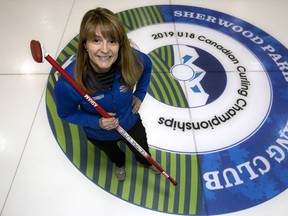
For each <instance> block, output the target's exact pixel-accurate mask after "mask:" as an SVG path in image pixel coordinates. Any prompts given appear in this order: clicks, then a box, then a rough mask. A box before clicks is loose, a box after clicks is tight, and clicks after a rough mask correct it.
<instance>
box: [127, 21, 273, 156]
mask: <svg viewBox="0 0 288 216" xmlns="http://www.w3.org/2000/svg"><path fill="white" fill-rule="evenodd" d="M175 29H176V32H188V34H183V35H191V34H194V35H195V37H194V38H191V37H177V36H176V34H175V35H174V37H170V36H167V37H164V38H155V37H154V35H157V34H158V33H161V32H162V33H163V32H172V31H173V32H175ZM148 32H149V34H150V35H151V37H148V36H147V33H148ZM166 35H169V34H166ZM128 36H129V37H130V38H131V39H132V40H133V41H134V42H135V43H136V45H137V47H138V48H139V49H140V50H141V51H142V52H144V53H147V54H148V53H150V52H152V51H153V50H155V49H158V48H160V47H164V46H168V45H172V46H175V45H177V44H178V46H183V45H188V46H191V47H196V48H200V49H202V50H205V51H206V52H208V53H210V54H211V55H213V56H214V57H215V58H217V59H218V61H219V62H220V63H221V64H222V66H223V67H224V70H225V72H226V77H227V85H226V88H225V90H224V92H223V94H222V95H221V96H220V97H219V98H218V99H217V100H215V101H214V102H212V103H210V104H208V105H206V106H201V107H196V108H177V107H173V106H170V105H167V104H164V103H162V102H161V101H158V100H156V99H155V98H153V97H152V96H151V95H149V94H147V96H146V98H145V100H144V101H143V104H142V107H141V110H140V113H141V116H142V119H143V123H144V125H145V127H146V131H147V136H148V143H149V145H150V146H151V147H154V148H156V149H160V150H164V151H167V152H176V153H198V154H201V153H211V152H217V151H221V150H223V149H227V148H231V147H233V146H235V145H237V144H240V143H241V142H243V141H245V140H246V139H248V138H249V137H250V136H252V135H253V134H254V133H256V132H257V130H258V129H259V128H260V127H261V126H262V124H263V123H264V122H265V119H266V118H267V116H268V114H269V112H270V108H271V104H272V87H271V83H270V79H269V76H268V75H267V72H266V71H265V68H264V67H263V66H262V64H261V62H260V61H259V59H258V58H257V57H256V56H255V55H254V54H253V52H252V51H250V50H248V49H247V47H245V46H244V45H243V44H241V43H240V42H238V41H237V40H235V39H234V38H232V37H229V36H227V35H225V34H223V33H222V32H219V31H216V30H213V29H210V28H206V27H202V26H198V25H193V24H182V23H177V24H172V23H164V24H157V25H153V26H147V27H143V28H141V29H137V30H134V31H132V32H130V33H129V35H128ZM199 36H202V37H201V40H200V39H199V38H198V37H199ZM204 37H206V38H207V39H209V40H207V41H212V42H215V43H219V44H221V45H223V46H224V47H225V49H226V50H230V51H231V53H232V54H233V55H235V58H237V60H238V62H239V63H238V64H235V62H232V61H231V58H228V56H227V55H225V53H223V52H221V51H219V49H217V48H216V47H215V46H212V44H209V43H207V42H205V41H204V40H202V39H203V38H204ZM224 42H225V43H224ZM175 55H177V56H175V58H177V59H181V56H180V54H178V53H177V52H175ZM179 57H180V58H179ZM200 58H201V56H200ZM176 62H177V61H176ZM177 67H178V66H177ZM181 67H182V66H181ZM181 67H180V66H179V69H181ZM185 69H188V68H186V67H185ZM244 70H245V71H244ZM184 71H186V70H184ZM190 72H191V71H189V70H187V71H186V72H185V73H183V74H182V76H180V75H178V72H175V73H174V70H173V76H175V77H177V78H178V79H179V80H178V81H179V82H183V81H181V80H186V79H188V78H189V77H190V75H189V73H190ZM241 76H242V78H241ZM184 82H185V81H184ZM245 88H247V89H248V90H247V93H248V95H247V96H245V95H244V92H245ZM241 89H242V91H243V95H240V94H239V93H238V91H239V92H240V90H241ZM184 93H185V94H186V93H187V92H184ZM186 96H187V95H186ZM242 106H243V107H242ZM151 107H152V109H151ZM237 109H238V111H235V110H237ZM223 116H224V117H223ZM220 118H223V119H224V120H225V118H227V120H226V121H225V122H221V124H218V125H217V121H218V120H219V119H220ZM192 123H194V127H192V126H191V124H192ZM213 123H214V124H213Z"/></svg>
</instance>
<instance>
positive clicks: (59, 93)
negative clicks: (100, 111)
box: [54, 76, 101, 129]
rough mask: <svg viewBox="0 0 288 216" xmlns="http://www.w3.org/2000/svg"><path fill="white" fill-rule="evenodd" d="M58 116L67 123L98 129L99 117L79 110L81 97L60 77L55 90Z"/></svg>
mask: <svg viewBox="0 0 288 216" xmlns="http://www.w3.org/2000/svg"><path fill="white" fill-rule="evenodd" d="M54 92H55V98H56V100H55V101H56V108H57V113H58V116H59V117H60V118H61V119H62V120H64V121H67V122H69V123H72V124H76V125H79V126H86V127H90V128H94V129H99V128H100V126H99V119H100V117H101V116H100V115H97V114H95V113H93V114H92V113H88V112H86V111H84V110H82V109H81V108H80V106H79V105H80V103H81V101H83V99H82V96H81V95H80V94H79V93H78V92H77V91H76V90H75V89H73V87H72V86H70V84H69V83H68V82H67V81H65V80H64V78H63V77H61V76H60V78H59V80H58V81H57V83H56V85H55V88H54Z"/></svg>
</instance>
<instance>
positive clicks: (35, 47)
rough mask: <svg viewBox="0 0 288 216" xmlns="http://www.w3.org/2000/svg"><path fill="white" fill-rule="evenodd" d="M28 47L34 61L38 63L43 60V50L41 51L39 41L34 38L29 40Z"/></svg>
mask: <svg viewBox="0 0 288 216" xmlns="http://www.w3.org/2000/svg"><path fill="white" fill-rule="evenodd" d="M30 49H31V54H32V57H33V59H34V61H36V62H38V63H42V62H43V52H42V47H41V44H40V42H39V41H36V40H31V42H30Z"/></svg>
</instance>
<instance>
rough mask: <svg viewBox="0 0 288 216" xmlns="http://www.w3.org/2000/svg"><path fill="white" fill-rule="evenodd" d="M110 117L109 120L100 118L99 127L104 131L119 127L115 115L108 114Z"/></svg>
mask: <svg viewBox="0 0 288 216" xmlns="http://www.w3.org/2000/svg"><path fill="white" fill-rule="evenodd" d="M108 114H109V115H110V116H111V117H110V118H104V117H102V118H100V119H99V125H100V127H101V128H102V129H104V130H112V129H115V128H116V127H117V126H118V125H119V121H118V118H115V117H114V116H115V115H116V114H115V113H108Z"/></svg>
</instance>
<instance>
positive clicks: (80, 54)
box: [74, 8, 143, 94]
mask: <svg viewBox="0 0 288 216" xmlns="http://www.w3.org/2000/svg"><path fill="white" fill-rule="evenodd" d="M96 28H98V29H99V30H100V32H101V34H102V35H103V37H104V38H108V39H112V40H113V41H116V42H118V43H119V53H118V58H117V60H116V62H115V63H114V64H115V66H116V67H117V68H118V69H120V70H121V76H122V80H123V82H124V83H125V85H126V86H127V88H128V89H133V87H134V86H135V85H136V83H137V81H138V80H139V78H140V76H141V73H142V71H143V63H142V60H141V59H140V56H139V55H138V54H137V53H136V52H135V51H134V49H133V48H132V47H131V43H130V41H129V39H128V37H127V34H126V32H125V28H124V25H123V23H121V21H120V20H119V19H118V18H117V16H116V15H115V14H114V13H113V12H111V11H110V10H108V9H105V8H96V9H93V10H89V11H88V12H87V13H86V14H85V15H84V17H83V19H82V22H81V25H80V33H79V44H78V50H77V57H76V68H75V71H74V76H75V80H76V82H77V84H78V85H79V86H80V87H81V88H82V89H83V90H84V91H86V92H87V93H88V94H93V93H95V92H97V91H98V90H99V88H98V89H97V85H96V83H94V84H95V85H96V88H93V87H91V86H90V85H89V82H88V80H89V77H90V76H89V74H90V73H93V72H92V70H91V65H90V60H89V56H88V53H87V52H86V48H85V43H86V41H87V40H91V39H93V38H95V31H96ZM92 81H93V79H92Z"/></svg>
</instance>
